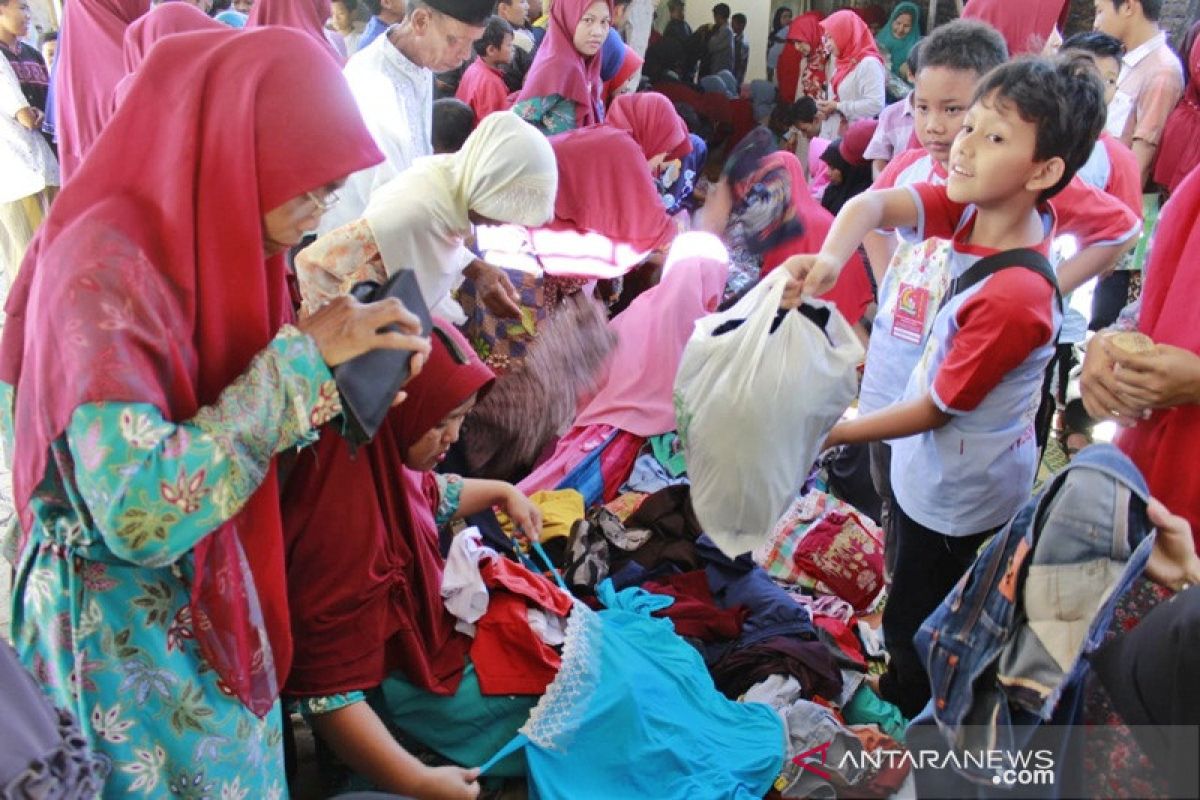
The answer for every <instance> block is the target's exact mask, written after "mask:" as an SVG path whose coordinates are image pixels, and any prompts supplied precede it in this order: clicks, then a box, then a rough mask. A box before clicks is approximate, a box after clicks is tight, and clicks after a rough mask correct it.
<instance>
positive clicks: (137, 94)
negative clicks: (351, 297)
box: [0, 29, 383, 716]
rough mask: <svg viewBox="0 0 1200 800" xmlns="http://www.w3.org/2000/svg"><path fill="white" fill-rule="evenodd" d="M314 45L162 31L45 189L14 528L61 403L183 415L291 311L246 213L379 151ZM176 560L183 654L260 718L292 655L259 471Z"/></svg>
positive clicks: (291, 39)
mask: <svg viewBox="0 0 1200 800" xmlns="http://www.w3.org/2000/svg"><path fill="white" fill-rule="evenodd" d="M319 52H320V51H319V50H318V49H317V47H316V46H315V45H314V44H313V43H312V42H311V40H309V39H307V38H306V37H304V36H302V35H301V34H298V33H296V32H294V31H288V30H283V29H277V30H262V31H250V32H246V33H237V34H234V35H232V36H231V35H228V34H226V33H225V32H223V31H214V32H208V31H205V32H197V33H182V34H178V35H176V36H172V37H169V38H168V39H165V40H164V41H162V42H160V43H159V44H158V45H157V46H155V47H154V48H153V51H152V52H151V53H150V56H149V57H148V58H147V59H146V61H145V63H144V64H143V69H142V70H141V71H140V73H139V75H138V77H137V78H136V79H135V80H134V82H133V85H132V86H131V87H130V90H129V95H128V97H127V102H125V103H123V104H122V105H121V108H120V109H118V111H117V113H116V114H115V115H114V116H113V118H112V120H111V121H110V122H109V123H108V125H107V126H106V127H105V129H104V132H103V133H102V134H101V135H100V138H99V139H97V140H96V143H95V146H94V147H93V148H92V151H91V153H90V154H89V155H88V157H87V159H86V160H85V161H84V163H83V165H82V166H81V167H80V170H79V175H78V177H79V180H75V181H72V182H71V183H70V184H68V185H67V186H66V187H64V188H63V191H62V194H60V195H59V197H58V199H57V200H56V201H55V204H54V208H53V209H52V210H51V212H50V216H49V217H48V218H47V220H46V222H45V224H44V225H43V226H42V229H41V231H40V232H39V233H38V236H37V238H36V239H35V240H34V243H33V245H32V246H31V247H30V249H29V252H28V253H27V254H26V257H25V260H24V262H23V263H22V266H21V272H20V277H19V278H18V280H17V283H16V285H15V286H14V287H13V293H12V296H11V297H10V298H9V302H8V308H7V311H8V315H9V316H8V324H6V325H5V328H4V337H3V341H2V343H0V380H4V381H5V382H7V383H9V384H11V385H13V386H15V387H16V403H15V408H14V421H15V425H14V429H15V431H16V441H15V447H14V453H13V455H14V458H13V494H14V499H15V501H16V508H17V513H18V514H19V518H20V520H21V524H22V527H23V528H24V530H26V531H29V530H31V528H32V525H33V517H32V512H31V509H30V499H31V497H32V496H33V493H34V490H35V488H36V487H37V485H38V484H39V483H40V482H41V481H42V479H43V478H44V476H45V474H46V466H47V462H48V458H49V451H50V444H51V442H52V441H54V440H55V439H57V438H58V437H60V436H62V435H63V432H64V431H65V430H66V427H67V423H68V421H69V420H70V418H71V415H72V413H73V412H74V410H75V409H76V408H78V407H79V406H81V405H84V404H87V403H100V402H120V403H149V404H151V405H153V406H155V407H156V408H158V409H159V410H160V411H161V412H162V414H163V415H164V416H165V417H166V418H167V419H169V420H173V421H175V422H182V421H184V420H189V419H191V418H193V417H194V416H195V414H196V412H197V410H198V409H199V408H200V407H201V406H205V405H208V404H211V403H213V402H215V401H216V400H217V398H218V396H219V395H220V393H221V391H222V390H224V389H225V388H226V387H227V386H229V385H230V383H231V382H232V381H233V380H234V379H235V378H237V377H238V376H239V375H240V374H242V372H243V371H244V370H245V369H246V366H247V365H248V364H249V362H250V360H251V358H253V357H254V355H255V354H256V353H258V352H259V351H261V350H262V349H263V348H264V347H265V346H266V345H267V344H268V343H269V342H270V341H271V339H272V337H274V336H275V334H276V332H277V331H278V330H279V328H280V326H281V325H283V324H284V323H286V322H288V321H289V320H290V319H291V316H292V312H291V303H290V301H289V297H288V290H287V283H286V280H285V275H286V268H285V266H284V261H283V256H282V255H277V256H272V257H271V258H266V259H264V257H263V255H262V253H263V238H262V216H263V214H264V213H265V212H266V211H268V210H270V209H273V208H276V207H277V206H279V205H281V204H283V203H284V202H286V201H288V200H290V199H292V198H294V197H296V196H298V195H300V194H302V193H304V192H306V191H310V190H313V189H316V188H318V187H320V186H323V185H325V184H327V183H330V182H332V181H334V180H337V179H339V178H342V177H344V176H345V175H347V174H349V173H351V172H356V171H358V170H360V169H363V168H365V167H368V166H371V165H372V164H376V163H378V162H379V161H381V160H382V158H383V157H382V155H381V154H380V153H379V150H378V149H377V148H376V147H375V144H374V142H373V140H372V139H371V135H370V134H369V133H368V132H367V129H366V128H365V127H364V126H363V123H362V120H361V117H359V115H358V109H357V107H356V105H355V103H354V98H353V97H352V96H351V95H350V91H349V89H348V88H347V87H346V82H345V80H344V79H343V78H342V75H341V72H339V71H338V69H337V68H336V66H335V65H334V64H333V62H331V61H329V60H327V59H324V58H321V57H319V56H318V53H319ZM213 109H220V110H221V113H220V114H214V113H212V110H213ZM131 153H135V154H137V164H136V169H134V168H131V167H130V160H129V159H130V154H131ZM246 480H250V478H249V477H247V478H246ZM193 553H194V564H195V566H194V573H195V574H194V576H193V578H192V613H193V617H194V619H195V629H196V638H197V641H198V642H199V644H200V648H201V651H202V652H203V653H204V656H205V659H206V660H207V661H208V662H209V663H210V664H212V665H213V666H214V667H215V668H216V670H217V673H218V674H219V675H220V676H221V679H222V680H223V681H224V683H225V684H226V685H227V686H228V687H230V689H231V690H232V691H233V692H234V693H235V694H236V695H237V697H238V698H240V699H241V700H242V702H243V703H245V704H246V706H247V707H249V708H250V709H251V710H252V711H253V712H255V713H256V714H258V715H260V716H262V715H264V714H266V713H267V712H268V711H269V710H270V709H271V706H272V703H273V702H274V700H275V697H276V696H277V695H278V687H279V685H280V684H281V683H282V680H283V677H284V676H286V675H287V671H288V666H289V664H290V662H291V637H290V635H289V631H288V612H287V596H286V592H285V589H284V571H283V535H282V526H281V523H280V517H279V495H278V490H277V485H276V478H275V469H274V466H272V467H271V468H270V469H269V470H268V472H267V474H266V477H265V478H264V479H263V480H262V481H261V483H259V485H258V489H257V490H256V491H255V492H254V494H252V495H251V496H250V498H249V499H248V500H247V501H246V504H245V505H244V506H243V507H242V509H241V511H239V512H238V513H237V514H236V515H235V516H234V517H233V518H232V519H230V520H229V521H228V522H226V523H224V524H223V525H221V526H220V527H219V528H217V529H216V530H215V531H213V532H212V533H211V534H209V535H208V536H206V537H205V538H204V539H202V540H201V541H200V542H199V543H198V544H197V545H196V546H195V548H194V551H193ZM206 623H207V624H206ZM265 641H269V643H270V647H269V649H267V650H264V648H263V647H262V646H261V645H260V643H262V642H265Z"/></svg>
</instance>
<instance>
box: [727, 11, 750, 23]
mask: <svg viewBox="0 0 1200 800" xmlns="http://www.w3.org/2000/svg"><path fill="white" fill-rule="evenodd" d="M729 19H730V20H731V21H732V22H740V23H742V24H743V25H745V24H746V15H745V14H743V13H741V12H740V11H739V12H738V13H736V14H734V15H733V16H732V17H730V18H729Z"/></svg>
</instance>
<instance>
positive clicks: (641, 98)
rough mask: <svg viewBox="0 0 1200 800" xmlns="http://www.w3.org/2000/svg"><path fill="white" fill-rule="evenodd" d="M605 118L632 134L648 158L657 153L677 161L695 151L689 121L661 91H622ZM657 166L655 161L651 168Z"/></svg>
mask: <svg viewBox="0 0 1200 800" xmlns="http://www.w3.org/2000/svg"><path fill="white" fill-rule="evenodd" d="M605 122H606V123H607V124H608V125H610V126H612V127H614V128H619V129H621V130H623V131H625V132H626V133H628V134H629V135H630V136H632V137H633V139H634V141H636V142H637V143H638V146H639V147H641V148H642V155H644V156H645V157H646V160H647V161H648V162H650V161H653V160H654V159H655V157H656V156H662V157H663V158H661V159H659V161H660V163H661V162H662V161H674V160H675V159H677V158H683V157H684V156H686V155H687V154H688V153H690V152H692V140H691V138H690V137H689V136H688V129H687V125H686V124H684V122H683V119H682V118H680V116H679V114H678V112H676V111H675V106H674V105H672V104H671V101H670V100H668V99H667V98H666V96H664V95H661V94H659V93H658V92H638V93H637V94H623V95H621V96H620V97H618V98H617V99H616V100H614V101H613V104H612V108H610V109H609V111H608V118H607V119H606V120H605ZM655 166H657V165H655V164H651V169H652V170H653V169H654V167H655Z"/></svg>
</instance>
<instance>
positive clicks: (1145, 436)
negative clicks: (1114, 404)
mask: <svg viewBox="0 0 1200 800" xmlns="http://www.w3.org/2000/svg"><path fill="white" fill-rule="evenodd" d="M1197 252H1200V169H1193V170H1192V171H1191V173H1190V174H1189V175H1188V176H1187V177H1186V178H1184V180H1183V181H1182V182H1181V183H1180V184H1179V188H1178V189H1176V190H1175V193H1174V194H1173V195H1172V196H1171V199H1170V200H1169V201H1168V202H1167V204H1166V206H1164V207H1163V211H1162V216H1161V217H1160V219H1159V222H1158V230H1157V232H1156V233H1155V234H1154V247H1153V248H1152V249H1151V251H1150V261H1149V263H1148V264H1147V265H1146V285H1145V287H1144V288H1143V289H1142V310H1141V314H1140V315H1139V319H1138V328H1139V330H1141V332H1142V333H1144V334H1146V335H1147V336H1149V337H1150V338H1151V339H1153V340H1154V341H1155V343H1156V344H1169V345H1174V346H1175V347H1181V348H1183V349H1184V350H1189V351H1191V352H1192V353H1195V354H1196V355H1200V318H1198V315H1197V313H1196V293H1197V291H1198V290H1200V261H1197V259H1196V253H1197ZM1116 444H1117V446H1118V447H1120V448H1121V449H1122V450H1124V451H1125V453H1126V454H1127V455H1128V456H1129V457H1130V458H1131V459H1133V463H1135V464H1137V466H1138V469H1140V470H1141V471H1142V474H1143V475H1145V476H1146V482H1147V483H1148V484H1149V485H1150V493H1151V494H1153V495H1154V496H1155V497H1157V498H1158V499H1159V500H1161V501H1162V502H1163V503H1164V504H1166V506H1167V508H1169V509H1170V510H1171V511H1172V513H1175V514H1179V515H1180V516H1183V517H1186V518H1187V520H1188V522H1190V523H1191V525H1192V536H1193V537H1194V538H1195V539H1196V541H1197V543H1198V544H1197V546H1198V547H1200V470H1197V469H1196V454H1197V453H1200V406H1195V405H1188V406H1176V407H1175V408H1167V409H1162V410H1159V411H1155V412H1154V414H1153V416H1151V417H1150V419H1149V420H1146V421H1145V422H1139V423H1138V424H1137V427H1135V428H1129V429H1123V430H1121V432H1120V433H1118V434H1117V440H1116Z"/></svg>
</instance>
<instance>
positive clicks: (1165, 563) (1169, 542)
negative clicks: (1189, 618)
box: [1146, 498, 1200, 592]
mask: <svg viewBox="0 0 1200 800" xmlns="http://www.w3.org/2000/svg"><path fill="white" fill-rule="evenodd" d="M1146 510H1147V511H1148V512H1149V514H1150V521H1151V522H1153V523H1154V526H1155V527H1156V528H1158V536H1156V537H1155V539H1154V549H1152V550H1151V551H1150V560H1149V561H1147V562H1146V577H1148V578H1149V579H1150V580H1152V581H1154V582H1155V583H1158V584H1161V585H1162V586H1165V587H1167V588H1168V589H1171V590H1173V591H1176V592H1178V591H1180V590H1182V589H1183V588H1184V587H1185V586H1189V585H1195V584H1197V583H1200V556H1197V555H1196V541H1195V540H1194V539H1193V538H1192V526H1191V525H1189V524H1188V521H1187V520H1186V519H1184V518H1183V517H1177V516H1175V515H1174V514H1172V513H1171V512H1170V511H1168V510H1167V507H1166V506H1164V505H1163V504H1162V503H1160V502H1158V501H1157V500H1155V499H1153V498H1151V499H1150V505H1149V506H1147V509H1146Z"/></svg>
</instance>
